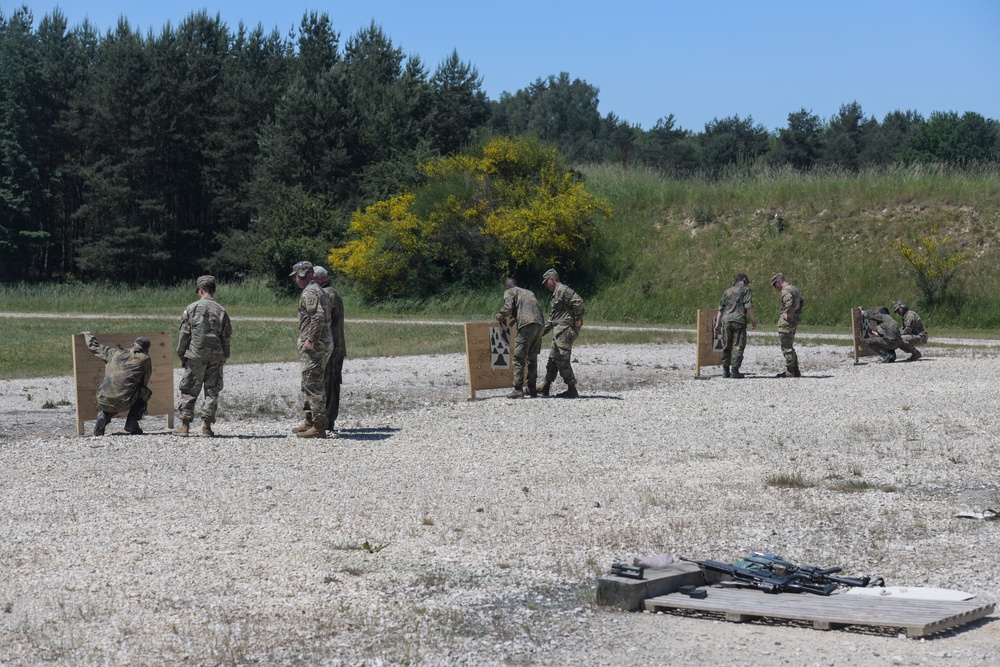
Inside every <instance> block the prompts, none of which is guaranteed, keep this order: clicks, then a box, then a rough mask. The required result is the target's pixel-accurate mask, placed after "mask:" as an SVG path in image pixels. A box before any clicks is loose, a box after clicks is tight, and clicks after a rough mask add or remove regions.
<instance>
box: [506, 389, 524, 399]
mask: <svg viewBox="0 0 1000 667" xmlns="http://www.w3.org/2000/svg"><path fill="white" fill-rule="evenodd" d="M507 398H524V392H523V391H521V390H520V389H515V390H514V391H512V392H510V393H509V394H507Z"/></svg>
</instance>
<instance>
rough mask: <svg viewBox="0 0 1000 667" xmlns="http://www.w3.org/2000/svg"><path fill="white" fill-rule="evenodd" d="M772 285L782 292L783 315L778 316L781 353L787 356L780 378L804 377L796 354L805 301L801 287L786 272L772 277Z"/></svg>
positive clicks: (779, 374)
mask: <svg viewBox="0 0 1000 667" xmlns="http://www.w3.org/2000/svg"><path fill="white" fill-rule="evenodd" d="M771 287H773V288H774V289H776V290H778V291H779V292H780V293H781V315H780V316H779V317H778V341H779V342H780V343H781V354H782V355H784V357H785V371H784V372H783V373H778V375H777V376H776V377H779V378H797V377H802V373H801V372H799V357H798V355H796V354H795V347H794V343H795V330H796V329H797V328H798V326H799V321H800V320H801V319H802V306H803V305H805V301H804V300H803V299H802V295H801V294H799V288H798V287H796V286H795V285H791V284H789V283H788V282H787V281H786V280H785V274H783V273H776V274H774V275H773V276H772V277H771Z"/></svg>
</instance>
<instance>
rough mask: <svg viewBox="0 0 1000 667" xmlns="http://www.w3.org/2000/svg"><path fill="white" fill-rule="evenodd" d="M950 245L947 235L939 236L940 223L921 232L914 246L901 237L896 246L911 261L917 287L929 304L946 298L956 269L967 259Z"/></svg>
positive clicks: (925, 301)
mask: <svg viewBox="0 0 1000 667" xmlns="http://www.w3.org/2000/svg"><path fill="white" fill-rule="evenodd" d="M950 245H951V239H949V238H948V237H947V236H946V237H943V238H938V236H937V228H936V227H932V228H931V230H930V233H929V234H926V235H922V234H918V235H917V243H916V245H915V246H913V247H910V246H908V245H906V244H905V243H903V242H901V241H897V242H896V244H895V246H896V249H897V250H898V251H899V252H900V254H901V255H902V256H903V258H904V259H905V260H906V261H907V262H909V264H910V268H911V269H912V270H913V276H914V278H915V279H916V282H917V289H919V290H920V293H921V295H922V296H923V299H924V303H925V304H926V305H928V306H932V305H935V304H937V303H939V302H941V301H942V300H943V298H944V294H945V292H947V290H948V285H949V284H950V283H951V281H952V278H954V277H955V272H956V271H957V270H958V267H959V266H961V265H962V264H964V263H965V261H966V258H965V256H964V255H963V254H961V253H958V252H951V250H950Z"/></svg>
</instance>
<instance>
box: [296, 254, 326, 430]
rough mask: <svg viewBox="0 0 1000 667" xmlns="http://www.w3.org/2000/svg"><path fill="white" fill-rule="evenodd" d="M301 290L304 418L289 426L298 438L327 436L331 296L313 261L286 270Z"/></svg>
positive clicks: (300, 345)
mask: <svg viewBox="0 0 1000 667" xmlns="http://www.w3.org/2000/svg"><path fill="white" fill-rule="evenodd" d="M289 275H290V276H291V277H292V278H293V279H294V280H295V285H296V286H297V287H298V288H299V289H301V290H302V295H301V296H300V297H299V342H298V346H299V363H300V365H301V366H302V393H303V394H304V395H305V402H304V404H303V409H304V410H305V422H304V423H303V424H302V425H301V426H297V427H295V428H293V429H292V432H293V433H295V435H297V436H299V437H300V438H325V437H326V420H327V413H326V389H325V387H324V381H325V380H326V366H327V364H328V363H329V361H330V356H331V355H332V354H333V333H332V330H331V328H330V309H331V306H330V303H331V302H330V297H329V295H327V293H326V292H324V291H323V290H322V288H320V286H319V285H318V284H317V283H316V279H315V276H314V275H313V265H312V263H310V262H299V263H298V264H296V265H295V266H294V267H292V272H291V274H289Z"/></svg>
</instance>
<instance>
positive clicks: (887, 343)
mask: <svg viewBox="0 0 1000 667" xmlns="http://www.w3.org/2000/svg"><path fill="white" fill-rule="evenodd" d="M862 340H863V341H864V342H865V345H867V346H868V347H870V348H871V349H872V350H874V351H875V352H878V353H879V354H882V353H885V352H892V351H893V350H898V349H899V348H901V347H902V345H900V340H899V339H898V338H886V337H885V336H868V337H867V338H862ZM907 352H909V350H907Z"/></svg>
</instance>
